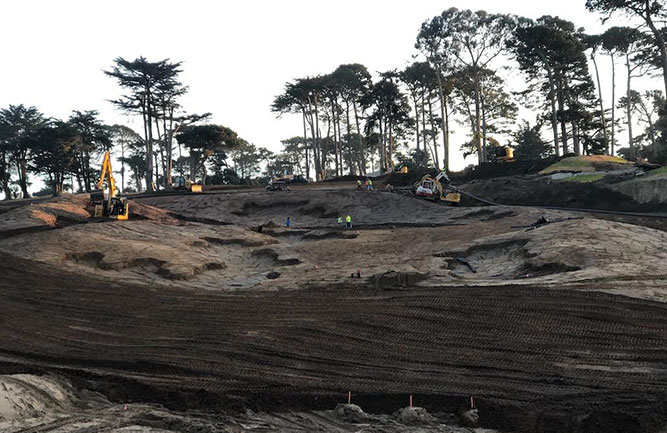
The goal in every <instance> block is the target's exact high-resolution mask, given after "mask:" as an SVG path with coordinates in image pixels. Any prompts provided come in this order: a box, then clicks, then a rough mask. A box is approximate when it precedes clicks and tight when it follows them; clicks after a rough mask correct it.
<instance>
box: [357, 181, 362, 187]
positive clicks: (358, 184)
mask: <svg viewBox="0 0 667 433" xmlns="http://www.w3.org/2000/svg"><path fill="white" fill-rule="evenodd" d="M357 189H361V181H360V180H359V179H357Z"/></svg>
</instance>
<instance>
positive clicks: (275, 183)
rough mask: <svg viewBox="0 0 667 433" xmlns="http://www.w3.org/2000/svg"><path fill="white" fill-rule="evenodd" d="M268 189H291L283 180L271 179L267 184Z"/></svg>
mask: <svg viewBox="0 0 667 433" xmlns="http://www.w3.org/2000/svg"><path fill="white" fill-rule="evenodd" d="M266 190H267V191H289V190H290V189H289V186H287V184H286V183H285V182H284V181H282V180H271V183H269V184H268V185H267V186H266Z"/></svg>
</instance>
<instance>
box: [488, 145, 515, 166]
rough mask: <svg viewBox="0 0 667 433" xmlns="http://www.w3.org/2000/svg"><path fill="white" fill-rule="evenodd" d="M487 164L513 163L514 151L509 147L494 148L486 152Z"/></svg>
mask: <svg viewBox="0 0 667 433" xmlns="http://www.w3.org/2000/svg"><path fill="white" fill-rule="evenodd" d="M487 160H488V161H489V162H512V161H514V149H512V148H511V147H509V146H500V145H498V146H494V147H491V148H490V149H489V150H488V152H487Z"/></svg>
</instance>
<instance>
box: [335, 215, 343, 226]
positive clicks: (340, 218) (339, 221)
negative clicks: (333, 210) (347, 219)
mask: <svg viewBox="0 0 667 433" xmlns="http://www.w3.org/2000/svg"><path fill="white" fill-rule="evenodd" d="M336 223H337V224H338V225H339V226H341V227H343V217H342V216H340V215H339V216H338V219H337V220H336Z"/></svg>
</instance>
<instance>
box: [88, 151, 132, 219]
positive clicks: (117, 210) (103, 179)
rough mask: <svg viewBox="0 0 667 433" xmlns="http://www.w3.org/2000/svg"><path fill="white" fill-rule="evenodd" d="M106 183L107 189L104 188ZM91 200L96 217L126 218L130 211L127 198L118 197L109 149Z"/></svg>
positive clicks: (105, 154)
mask: <svg viewBox="0 0 667 433" xmlns="http://www.w3.org/2000/svg"><path fill="white" fill-rule="evenodd" d="M105 183H106V186H107V190H106V191H105V190H104V189H103V188H104V184H105ZM90 201H91V202H92V204H93V205H94V206H95V218H113V219H117V220H126V219H127V217H128V215H129V213H130V208H129V205H128V203H127V199H126V198H121V197H118V190H117V189H116V181H115V179H114V178H113V171H112V170H111V155H110V154H109V151H108V150H107V151H106V152H105V153H104V159H103V160H102V171H101V173H100V180H98V181H97V189H96V190H94V191H91V193H90Z"/></svg>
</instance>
